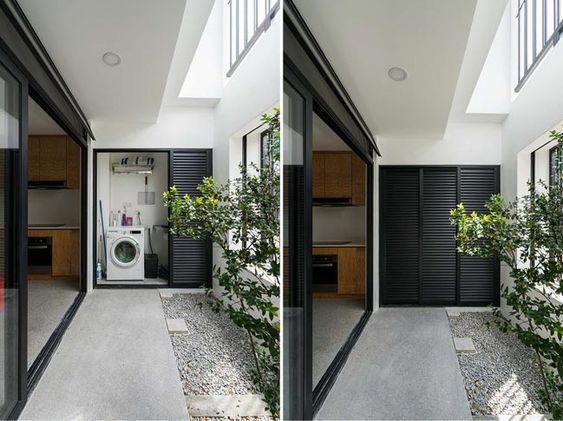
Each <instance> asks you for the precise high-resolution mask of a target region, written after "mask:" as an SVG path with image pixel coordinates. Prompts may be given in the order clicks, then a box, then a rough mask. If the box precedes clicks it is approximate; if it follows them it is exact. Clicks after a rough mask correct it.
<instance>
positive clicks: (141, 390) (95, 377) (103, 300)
mask: <svg viewBox="0 0 563 421" xmlns="http://www.w3.org/2000/svg"><path fill="white" fill-rule="evenodd" d="M21 418H22V419H49V420H55V419H57V420H67V419H80V420H99V419H104V420H109V419H123V420H131V419H136V420H147V419H163V420H172V419H174V420H177V419H187V418H188V413H187V409H186V401H185V399H184V395H183V392H182V385H181V383H180V377H179V375H178V369H177V367H176V359H175V356H174V352H173V350H172V344H171V343H170V337H169V335H168V331H167V328H166V322H165V319H164V313H163V309H162V303H161V300H160V296H159V293H158V291H157V290H156V289H151V290H132V289H128V290H102V289H98V290H94V291H93V292H91V293H90V294H88V295H87V296H86V297H85V299H84V302H83V303H82V305H81V306H80V308H79V309H78V312H77V314H76V316H75V318H74V320H73V321H72V322H71V324H70V326H69V328H68V330H67V332H66V333H65V336H64V337H63V340H62V342H61V344H60V346H59V348H58V349H57V351H56V352H55V355H54V356H53V358H52V360H51V363H50V364H49V366H48V367H47V369H46V370H45V373H44V374H43V377H42V378H41V380H40V381H39V384H38V385H37V387H36V388H35V390H34V391H33V393H32V395H31V397H30V399H29V401H28V403H27V406H26V408H25V409H24V411H23V413H22V416H21Z"/></svg>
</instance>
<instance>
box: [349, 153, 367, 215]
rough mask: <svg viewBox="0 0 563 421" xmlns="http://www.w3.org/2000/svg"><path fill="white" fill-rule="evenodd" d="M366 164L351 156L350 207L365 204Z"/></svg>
mask: <svg viewBox="0 0 563 421" xmlns="http://www.w3.org/2000/svg"><path fill="white" fill-rule="evenodd" d="M366 168H367V166H366V163H365V162H364V161H362V159H361V158H360V157H359V156H357V155H356V154H352V205H354V206H364V205H365V204H366Z"/></svg>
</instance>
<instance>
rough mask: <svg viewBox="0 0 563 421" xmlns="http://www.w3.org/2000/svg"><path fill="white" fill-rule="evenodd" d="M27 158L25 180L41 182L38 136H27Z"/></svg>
mask: <svg viewBox="0 0 563 421" xmlns="http://www.w3.org/2000/svg"><path fill="white" fill-rule="evenodd" d="M27 148H28V151H27V156H28V164H27V178H28V181H39V180H41V171H40V168H41V163H40V161H41V158H40V149H41V138H40V137H39V136H29V140H28V144H27Z"/></svg>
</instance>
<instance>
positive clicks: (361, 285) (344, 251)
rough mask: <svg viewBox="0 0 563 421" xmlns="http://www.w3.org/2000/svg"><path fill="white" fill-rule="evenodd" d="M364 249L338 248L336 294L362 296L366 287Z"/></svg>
mask: <svg viewBox="0 0 563 421" xmlns="http://www.w3.org/2000/svg"><path fill="white" fill-rule="evenodd" d="M365 256H366V248H365V247H341V248H338V293H339V294H346V295H348V294H349V295H362V294H364V293H365V285H366V267H365V266H366V257H365Z"/></svg>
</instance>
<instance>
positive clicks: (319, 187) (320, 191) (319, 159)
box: [312, 152, 325, 198]
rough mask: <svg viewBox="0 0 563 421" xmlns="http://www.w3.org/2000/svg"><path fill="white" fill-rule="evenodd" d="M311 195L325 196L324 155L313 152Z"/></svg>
mask: <svg viewBox="0 0 563 421" xmlns="http://www.w3.org/2000/svg"><path fill="white" fill-rule="evenodd" d="M312 173H313V197H315V198H317V197H325V155H324V154H323V153H317V152H313V169H312Z"/></svg>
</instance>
